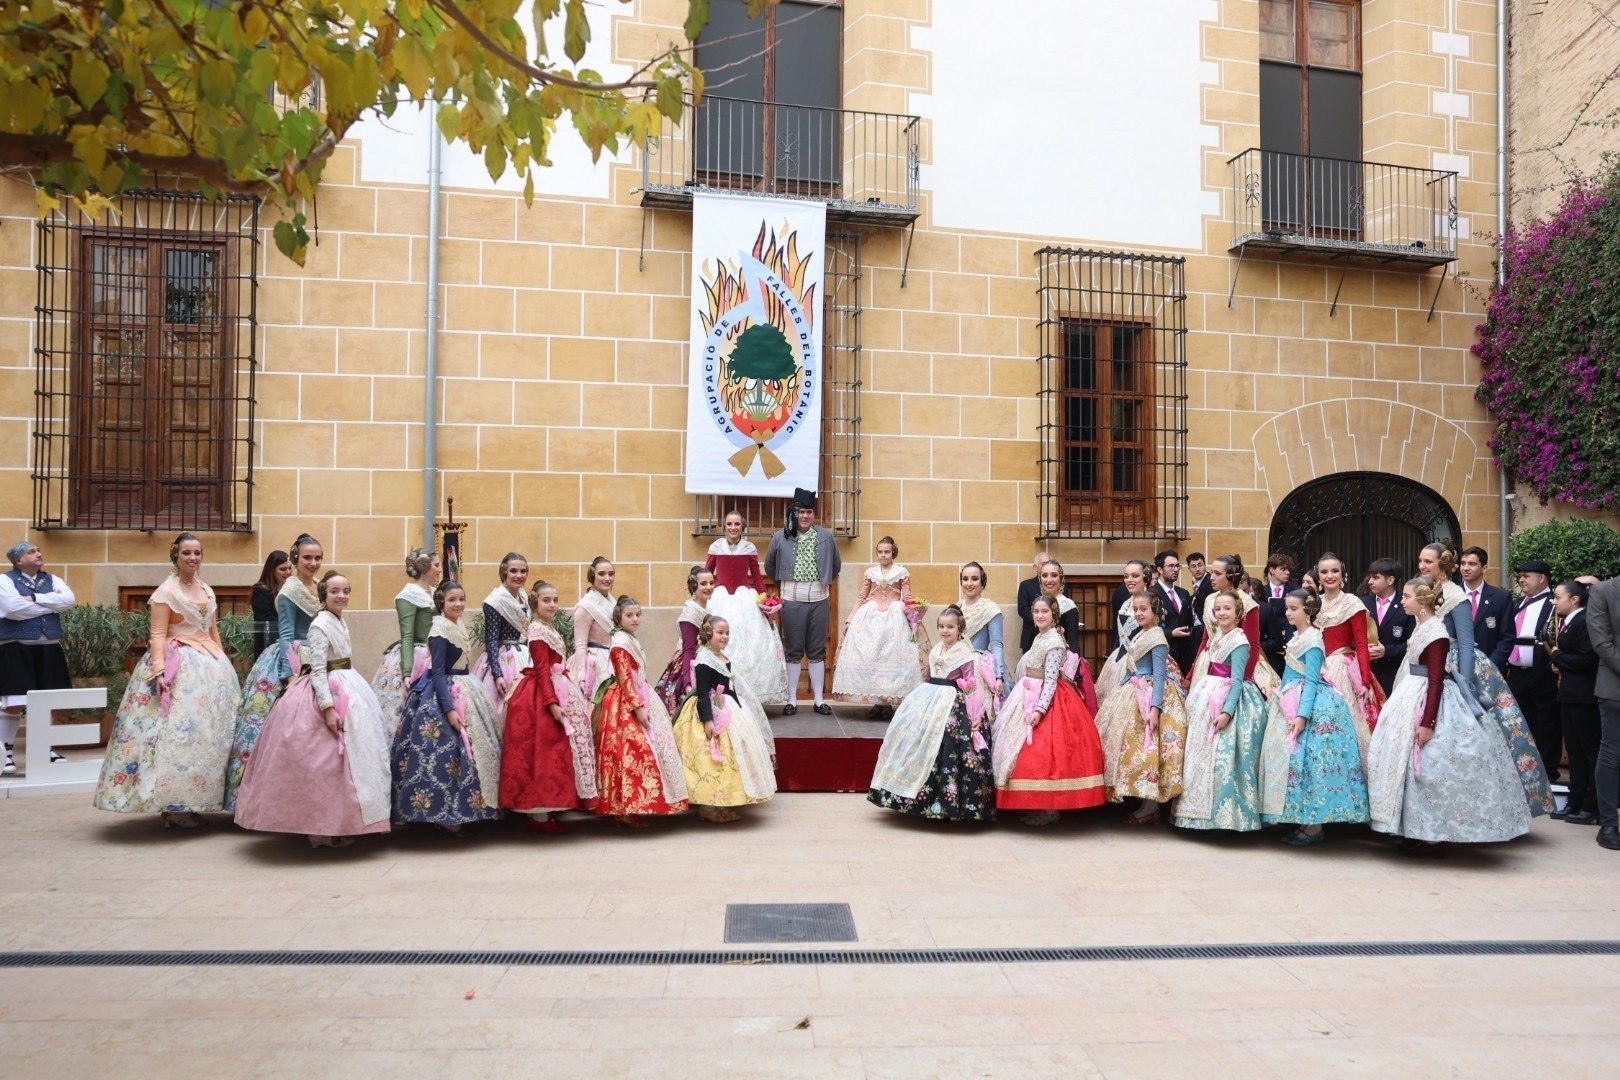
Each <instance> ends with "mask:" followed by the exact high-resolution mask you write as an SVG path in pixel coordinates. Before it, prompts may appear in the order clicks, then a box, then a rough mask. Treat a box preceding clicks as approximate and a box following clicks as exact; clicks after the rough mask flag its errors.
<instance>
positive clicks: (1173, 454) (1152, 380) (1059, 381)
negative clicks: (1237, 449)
mask: <svg viewBox="0 0 1620 1080" xmlns="http://www.w3.org/2000/svg"><path fill="white" fill-rule="evenodd" d="M1036 257H1037V258H1038V259H1039V260H1040V278H1039V286H1038V289H1039V293H1040V311H1041V321H1040V339H1041V357H1040V365H1041V390H1040V400H1041V420H1040V438H1041V458H1040V493H1039V496H1038V500H1039V504H1040V537H1041V538H1042V539H1067V538H1089V539H1105V540H1115V539H1124V538H1164V539H1181V538H1183V537H1185V536H1186V529H1187V521H1186V517H1187V316H1186V306H1187V296H1186V287H1185V270H1186V260H1185V259H1182V258H1179V257H1171V256H1165V255H1136V254H1122V253H1119V252H1108V251H1087V250H1079V249H1072V248H1056V247H1047V248H1042V249H1041V250H1040V251H1038V252H1036Z"/></svg>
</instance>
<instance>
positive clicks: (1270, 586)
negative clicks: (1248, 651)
mask: <svg viewBox="0 0 1620 1080" xmlns="http://www.w3.org/2000/svg"><path fill="white" fill-rule="evenodd" d="M1293 576H1294V557H1293V556H1292V555H1290V554H1288V553H1287V552H1286V551H1274V552H1272V553H1271V557H1270V558H1269V559H1267V560H1266V576H1265V578H1264V579H1263V580H1262V581H1261V584H1260V588H1261V596H1260V597H1258V599H1259V600H1260V651H1261V652H1263V653H1265V654H1266V660H1267V661H1268V662H1269V663H1270V664H1271V667H1272V670H1274V671H1276V673H1277V674H1278V675H1281V674H1282V673H1283V650H1284V649H1286V648H1287V647H1288V642H1289V640H1290V639H1291V638H1292V637H1293V636H1294V627H1293V626H1292V624H1290V623H1289V621H1288V601H1287V597H1288V581H1289V579H1290V578H1292V577H1293Z"/></svg>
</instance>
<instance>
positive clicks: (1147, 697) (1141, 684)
mask: <svg viewBox="0 0 1620 1080" xmlns="http://www.w3.org/2000/svg"><path fill="white" fill-rule="evenodd" d="M1131 689H1132V690H1134V691H1135V692H1136V705H1137V708H1139V709H1141V710H1142V749H1144V750H1157V749H1158V748H1159V734H1158V732H1157V731H1155V732H1153V733H1152V734H1148V730H1147V711H1148V710H1149V709H1151V708H1153V680H1152V679H1144V678H1143V677H1142V676H1140V675H1132V676H1131Z"/></svg>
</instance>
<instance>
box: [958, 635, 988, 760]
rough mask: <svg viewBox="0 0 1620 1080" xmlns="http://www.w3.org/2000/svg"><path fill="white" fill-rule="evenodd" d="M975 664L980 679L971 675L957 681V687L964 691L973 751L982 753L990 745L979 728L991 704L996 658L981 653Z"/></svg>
mask: <svg viewBox="0 0 1620 1080" xmlns="http://www.w3.org/2000/svg"><path fill="white" fill-rule="evenodd" d="M974 664H975V666H976V667H977V669H978V671H977V674H978V678H974V677H973V676H972V675H969V676H968V677H967V678H965V679H957V680H956V686H957V689H959V690H961V691H962V704H963V705H965V706H966V707H967V714H968V720H969V721H970V726H971V727H972V729H973V749H975V750H980V751H982V750H985V749H986V748H988V747H989V745H990V744H989V743H987V742H985V741H984V733H983V732H982V731H980V730H979V728H980V725H981V724H983V723H984V716H985V712H986V711H987V709H988V707H989V705H990V702H991V697H992V695H991V693H990V684H991V683H992V682H993V681H995V678H996V658H995V657H994V656H992V655H991V654H989V653H987V652H983V653H979V654H978V657H977V658H976V659H975V660H974Z"/></svg>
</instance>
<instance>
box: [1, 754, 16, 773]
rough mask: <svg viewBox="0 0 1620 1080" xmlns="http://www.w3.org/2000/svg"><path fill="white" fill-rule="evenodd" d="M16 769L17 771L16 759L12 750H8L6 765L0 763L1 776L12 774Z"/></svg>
mask: <svg viewBox="0 0 1620 1080" xmlns="http://www.w3.org/2000/svg"><path fill="white" fill-rule="evenodd" d="M16 771H17V762H16V759H14V758H13V757H12V756H11V751H10V750H7V751H6V763H5V764H4V765H0V776H10V775H11V774H12V773H14V772H16Z"/></svg>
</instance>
